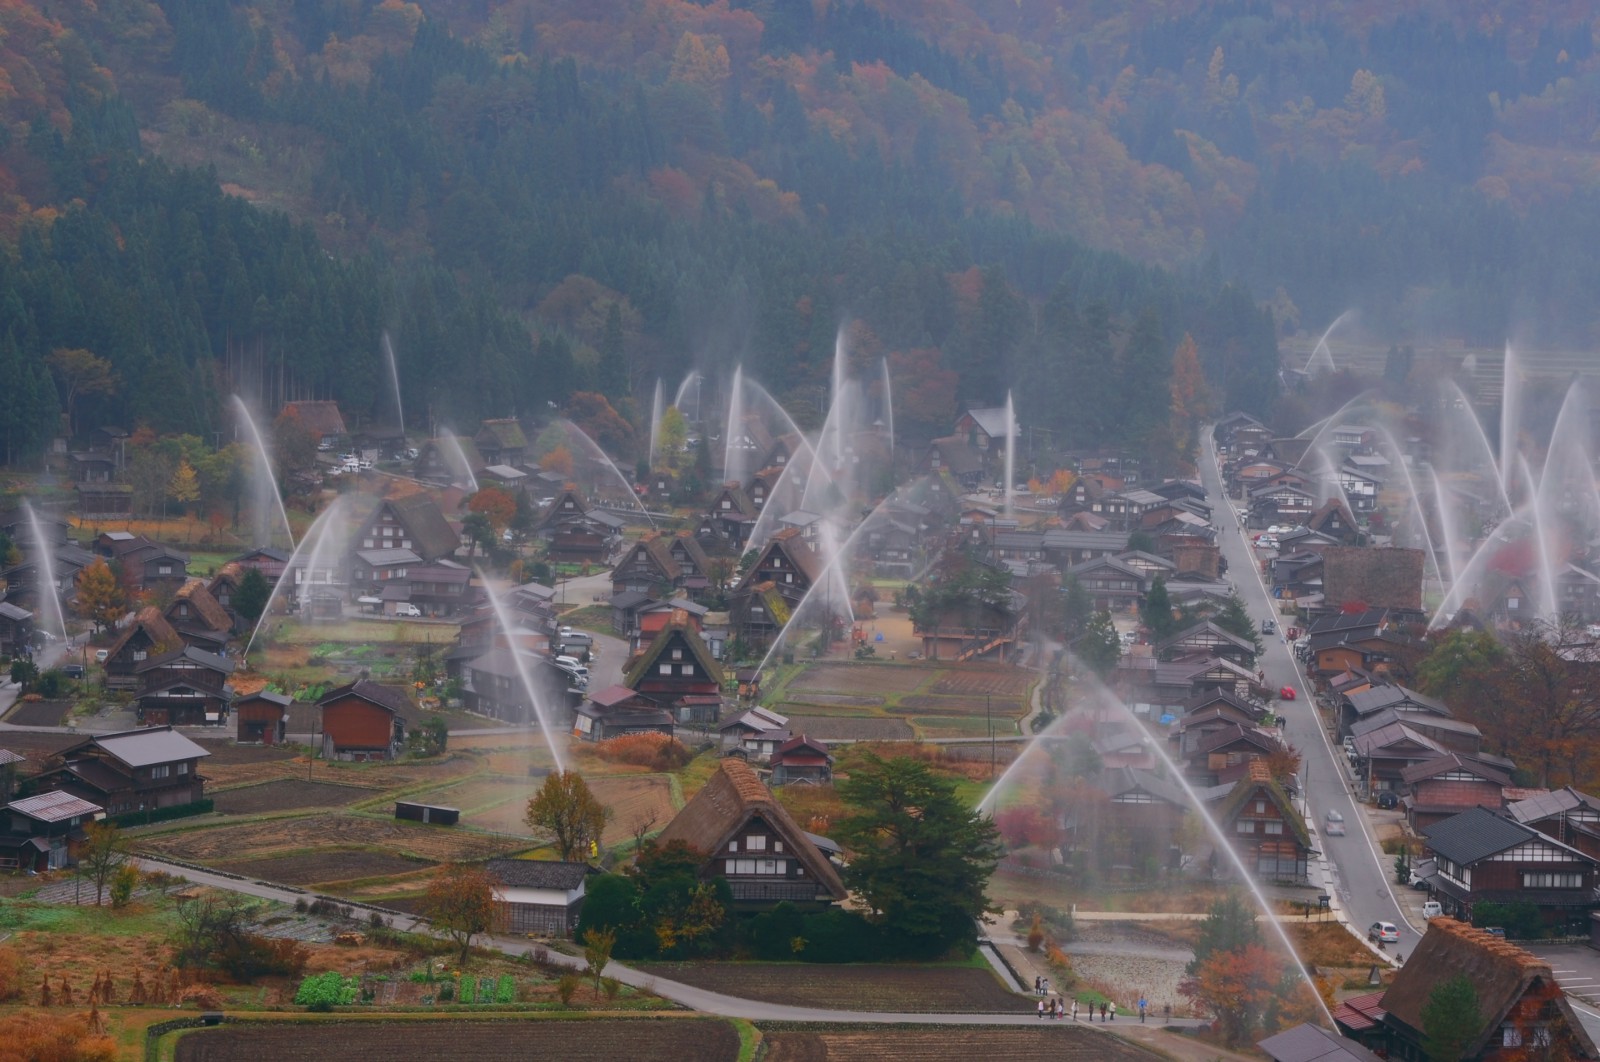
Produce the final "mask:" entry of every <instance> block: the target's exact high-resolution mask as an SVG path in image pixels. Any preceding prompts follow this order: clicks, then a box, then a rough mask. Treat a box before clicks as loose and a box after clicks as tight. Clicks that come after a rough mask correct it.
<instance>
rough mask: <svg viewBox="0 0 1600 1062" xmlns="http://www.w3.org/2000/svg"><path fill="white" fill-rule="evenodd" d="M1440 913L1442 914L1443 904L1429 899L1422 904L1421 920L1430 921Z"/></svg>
mask: <svg viewBox="0 0 1600 1062" xmlns="http://www.w3.org/2000/svg"><path fill="white" fill-rule="evenodd" d="M1442 914H1444V905H1443V904H1441V903H1440V902H1439V901H1438V900H1429V901H1428V902H1427V903H1425V904H1423V905H1422V920H1423V921H1424V922H1431V921H1433V920H1434V919H1435V918H1438V917H1439V916H1440V915H1442Z"/></svg>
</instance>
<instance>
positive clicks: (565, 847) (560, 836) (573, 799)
mask: <svg viewBox="0 0 1600 1062" xmlns="http://www.w3.org/2000/svg"><path fill="white" fill-rule="evenodd" d="M610 817H611V809H610V808H608V807H606V806H605V805H604V804H602V803H600V801H599V799H598V798H597V797H596V796H595V795H594V792H593V791H592V790H590V788H589V784H588V783H587V782H585V781H584V780H583V776H582V775H580V774H578V772H577V771H556V772H554V773H552V774H549V775H546V776H545V780H544V785H542V786H540V787H539V791H538V792H537V793H535V794H534V795H533V797H532V799H530V800H529V801H528V810H527V813H526V815H525V816H524V821H525V822H527V824H528V825H529V826H532V827H535V828H537V829H542V830H549V831H550V832H551V833H552V834H554V835H555V843H556V851H557V852H559V853H560V855H561V858H562V859H567V860H583V859H588V858H589V855H590V853H591V852H592V851H593V850H594V849H595V848H596V847H597V846H598V845H599V843H600V834H601V832H602V831H604V829H605V826H606V820H607V819H609V818H610Z"/></svg>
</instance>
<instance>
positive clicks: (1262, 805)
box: [1256, 800, 1267, 815]
mask: <svg viewBox="0 0 1600 1062" xmlns="http://www.w3.org/2000/svg"><path fill="white" fill-rule="evenodd" d="M1266 812H1267V802H1266V801H1265V800H1258V801H1256V814H1257V815H1265V814H1266Z"/></svg>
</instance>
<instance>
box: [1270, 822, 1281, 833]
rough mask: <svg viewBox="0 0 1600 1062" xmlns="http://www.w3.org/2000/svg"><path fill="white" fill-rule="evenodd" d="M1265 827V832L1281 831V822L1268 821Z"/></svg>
mask: <svg viewBox="0 0 1600 1062" xmlns="http://www.w3.org/2000/svg"><path fill="white" fill-rule="evenodd" d="M1266 828H1267V832H1268V833H1282V832H1283V823H1281V822H1276V821H1274V822H1269V823H1267V824H1266Z"/></svg>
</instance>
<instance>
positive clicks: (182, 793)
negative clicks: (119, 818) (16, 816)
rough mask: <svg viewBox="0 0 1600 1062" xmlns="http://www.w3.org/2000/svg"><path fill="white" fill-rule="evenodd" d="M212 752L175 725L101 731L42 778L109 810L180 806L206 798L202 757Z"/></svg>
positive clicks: (41, 783) (66, 752) (43, 783)
mask: <svg viewBox="0 0 1600 1062" xmlns="http://www.w3.org/2000/svg"><path fill="white" fill-rule="evenodd" d="M209 755H211V753H209V752H207V751H206V750H205V749H204V748H202V747H201V746H199V745H197V744H196V743H195V742H193V741H190V740H189V739H188V738H187V737H185V736H184V735H182V734H180V733H178V732H177V731H176V730H174V729H172V727H170V726H161V727H146V728H141V729H138V730H125V731H122V732H121V733H117V734H97V735H96V736H94V737H92V738H89V739H87V740H85V741H81V742H79V743H78V744H76V745H72V746H69V747H68V748H65V749H63V750H62V751H61V753H60V757H61V766H59V767H56V768H54V769H53V770H49V771H46V772H45V773H43V774H41V775H40V776H39V778H38V782H37V785H38V787H39V789H40V791H41V792H53V791H58V790H59V791H62V792H67V793H71V794H73V795H74V796H78V797H82V798H83V799H84V800H87V801H90V802H91V803H94V804H98V805H99V806H100V807H102V808H104V809H105V810H106V812H107V813H108V814H110V815H123V814H127V813H130V812H139V811H148V810H152V809H155V808H168V807H177V806H179V805H182V804H191V803H194V802H195V801H198V800H203V799H204V798H205V779H204V778H203V777H201V775H200V770H199V765H200V761H201V760H202V759H204V758H205V757H207V756H209Z"/></svg>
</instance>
